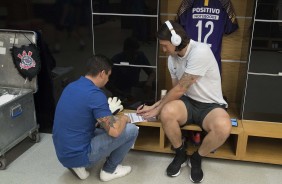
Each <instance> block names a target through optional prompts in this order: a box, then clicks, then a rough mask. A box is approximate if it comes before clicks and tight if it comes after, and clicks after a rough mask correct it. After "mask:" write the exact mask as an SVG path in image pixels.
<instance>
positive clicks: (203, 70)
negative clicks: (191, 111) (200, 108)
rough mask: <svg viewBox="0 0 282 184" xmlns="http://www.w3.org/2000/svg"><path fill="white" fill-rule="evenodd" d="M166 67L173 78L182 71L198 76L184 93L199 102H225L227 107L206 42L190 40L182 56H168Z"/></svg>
mask: <svg viewBox="0 0 282 184" xmlns="http://www.w3.org/2000/svg"><path fill="white" fill-rule="evenodd" d="M168 69H169V72H170V75H171V78H173V79H178V80H180V78H181V77H182V75H183V73H184V72H185V73H188V74H192V75H198V76H199V78H198V79H197V81H196V82H195V83H194V84H192V85H191V86H190V87H189V89H188V90H187V92H186V93H185V94H184V95H186V96H188V97H190V98H192V99H194V100H196V101H199V102H203V103H217V104H226V107H227V103H226V101H225V100H224V99H223V96H222V88H221V77H220V72H219V69H218V65H217V61H216V59H215V57H214V55H213V53H212V51H211V49H210V47H209V46H208V45H207V44H204V43H200V42H195V41H194V40H190V43H189V45H188V48H187V51H186V53H185V55H184V56H183V57H179V56H176V55H175V56H169V57H168Z"/></svg>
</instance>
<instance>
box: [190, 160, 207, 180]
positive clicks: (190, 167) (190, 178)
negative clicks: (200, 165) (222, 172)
mask: <svg viewBox="0 0 282 184" xmlns="http://www.w3.org/2000/svg"><path fill="white" fill-rule="evenodd" d="M188 165H189V167H190V168H192V166H191V162H190V159H189V161H188ZM189 178H190V180H191V181H192V182H193V183H195V181H194V180H193V179H192V177H191V173H190V177H189ZM202 181H204V177H203V178H202V180H201V181H199V182H197V183H201V182H202Z"/></svg>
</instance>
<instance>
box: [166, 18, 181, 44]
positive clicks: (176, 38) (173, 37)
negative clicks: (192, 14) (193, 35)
mask: <svg viewBox="0 0 282 184" xmlns="http://www.w3.org/2000/svg"><path fill="white" fill-rule="evenodd" d="M165 24H166V25H167V27H168V29H169V30H170V32H171V38H170V40H171V43H172V45H174V46H179V45H180V44H181V41H182V39H181V37H180V36H179V35H178V34H177V33H176V32H175V30H174V29H173V27H172V25H171V23H170V21H169V20H167V21H165Z"/></svg>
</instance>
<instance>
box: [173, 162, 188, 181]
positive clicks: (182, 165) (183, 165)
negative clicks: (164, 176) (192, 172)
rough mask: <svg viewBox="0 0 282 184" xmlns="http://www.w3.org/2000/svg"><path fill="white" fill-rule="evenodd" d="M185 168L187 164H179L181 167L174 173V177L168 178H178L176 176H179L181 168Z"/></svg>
mask: <svg viewBox="0 0 282 184" xmlns="http://www.w3.org/2000/svg"><path fill="white" fill-rule="evenodd" d="M185 166H187V162H186V161H185V162H184V163H183V164H181V167H180V169H179V171H178V173H176V174H174V175H171V176H170V177H176V176H178V175H179V174H180V171H181V168H183V167H185Z"/></svg>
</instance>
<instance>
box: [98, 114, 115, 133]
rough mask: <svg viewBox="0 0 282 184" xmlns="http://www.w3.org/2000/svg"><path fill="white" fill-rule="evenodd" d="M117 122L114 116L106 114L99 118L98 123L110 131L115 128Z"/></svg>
mask: <svg viewBox="0 0 282 184" xmlns="http://www.w3.org/2000/svg"><path fill="white" fill-rule="evenodd" d="M115 122H116V120H115V118H114V116H106V117H102V118H99V119H98V123H99V124H100V125H101V126H102V127H103V128H104V129H105V130H106V131H107V132H108V131H109V130H110V128H115V127H114V123H115Z"/></svg>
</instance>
